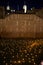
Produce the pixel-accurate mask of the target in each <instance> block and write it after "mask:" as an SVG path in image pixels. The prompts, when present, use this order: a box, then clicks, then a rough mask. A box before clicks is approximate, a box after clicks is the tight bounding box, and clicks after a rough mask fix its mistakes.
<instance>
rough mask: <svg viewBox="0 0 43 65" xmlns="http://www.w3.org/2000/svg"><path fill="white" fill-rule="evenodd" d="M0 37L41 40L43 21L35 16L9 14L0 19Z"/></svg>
mask: <svg viewBox="0 0 43 65" xmlns="http://www.w3.org/2000/svg"><path fill="white" fill-rule="evenodd" d="M0 36H1V37H7V38H16V37H28V38H43V19H42V18H40V17H38V16H36V15H35V14H11V15H9V16H7V17H5V19H0Z"/></svg>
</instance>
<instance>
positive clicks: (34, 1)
mask: <svg viewBox="0 0 43 65" xmlns="http://www.w3.org/2000/svg"><path fill="white" fill-rule="evenodd" d="M8 4H9V5H10V7H12V8H13V9H17V8H18V7H19V9H20V10H21V9H22V6H23V5H24V4H26V5H27V7H28V9H30V8H31V7H35V8H41V7H43V0H0V5H1V6H5V7H6V6H7V5H8Z"/></svg>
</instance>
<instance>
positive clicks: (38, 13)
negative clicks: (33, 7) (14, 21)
mask: <svg viewBox="0 0 43 65" xmlns="http://www.w3.org/2000/svg"><path fill="white" fill-rule="evenodd" d="M35 15H36V16H38V17H40V18H42V19H43V8H41V9H38V10H37V11H36V14H35Z"/></svg>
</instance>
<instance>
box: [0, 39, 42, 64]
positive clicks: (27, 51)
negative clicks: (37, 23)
mask: <svg viewBox="0 0 43 65" xmlns="http://www.w3.org/2000/svg"><path fill="white" fill-rule="evenodd" d="M41 61H43V39H0V65H39V64H40V62H41Z"/></svg>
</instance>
